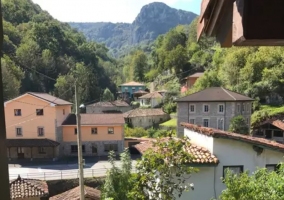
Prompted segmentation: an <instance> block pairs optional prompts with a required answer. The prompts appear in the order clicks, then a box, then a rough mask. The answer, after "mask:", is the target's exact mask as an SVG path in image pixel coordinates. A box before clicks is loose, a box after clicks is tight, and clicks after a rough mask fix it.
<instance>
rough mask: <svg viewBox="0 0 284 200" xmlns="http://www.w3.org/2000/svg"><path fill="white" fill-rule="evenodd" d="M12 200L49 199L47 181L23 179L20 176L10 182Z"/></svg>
mask: <svg viewBox="0 0 284 200" xmlns="http://www.w3.org/2000/svg"><path fill="white" fill-rule="evenodd" d="M10 193H11V199H28V198H34V197H47V196H48V186H47V184H46V182H45V181H41V180H35V179H23V178H21V177H20V176H19V177H18V178H17V179H15V180H12V181H10Z"/></svg>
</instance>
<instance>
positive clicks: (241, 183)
mask: <svg viewBox="0 0 284 200" xmlns="http://www.w3.org/2000/svg"><path fill="white" fill-rule="evenodd" d="M283 177H284V169H283V165H282V164H281V165H280V169H279V170H277V171H269V170H267V169H266V168H263V169H258V170H257V171H256V172H254V173H253V174H251V175H250V174H249V172H248V171H246V172H244V173H242V174H240V175H235V174H233V173H232V172H231V171H229V170H228V171H227V173H226V176H225V179H224V182H225V184H226V187H227V188H226V189H225V190H223V192H222V194H221V195H220V197H219V199H220V200H248V199H249V200H260V199H265V200H266V199H269V200H279V199H283V198H284V182H283Z"/></svg>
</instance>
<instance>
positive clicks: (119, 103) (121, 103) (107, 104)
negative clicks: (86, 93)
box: [88, 100, 129, 107]
mask: <svg viewBox="0 0 284 200" xmlns="http://www.w3.org/2000/svg"><path fill="white" fill-rule="evenodd" d="M88 106H95V107H127V106H129V104H128V103H126V102H125V101H121V100H116V101H100V102H97V103H93V104H90V105H88Z"/></svg>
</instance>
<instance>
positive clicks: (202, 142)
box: [184, 129, 213, 153]
mask: <svg viewBox="0 0 284 200" xmlns="http://www.w3.org/2000/svg"><path fill="white" fill-rule="evenodd" d="M184 136H186V137H188V138H189V139H190V141H191V143H192V144H196V145H198V146H200V147H204V148H206V149H208V150H209V151H210V152H211V153H212V152H213V138H212V137H208V136H206V135H203V134H200V133H197V132H194V131H191V130H189V129H184Z"/></svg>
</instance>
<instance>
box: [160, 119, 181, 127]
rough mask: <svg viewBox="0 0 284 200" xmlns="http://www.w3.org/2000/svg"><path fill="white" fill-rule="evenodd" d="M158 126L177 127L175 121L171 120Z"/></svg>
mask: <svg viewBox="0 0 284 200" xmlns="http://www.w3.org/2000/svg"><path fill="white" fill-rule="evenodd" d="M160 126H166V127H177V119H171V120H169V121H166V122H164V123H162V124H160Z"/></svg>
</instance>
